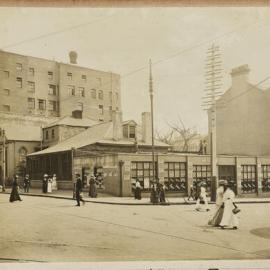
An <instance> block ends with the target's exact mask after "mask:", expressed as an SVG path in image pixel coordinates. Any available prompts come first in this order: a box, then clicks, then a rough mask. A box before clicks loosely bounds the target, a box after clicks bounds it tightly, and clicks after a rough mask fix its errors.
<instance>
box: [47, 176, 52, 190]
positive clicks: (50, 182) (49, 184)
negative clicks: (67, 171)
mask: <svg viewBox="0 0 270 270" xmlns="http://www.w3.org/2000/svg"><path fill="white" fill-rule="evenodd" d="M47 192H48V193H52V177H49V178H48V185H47Z"/></svg>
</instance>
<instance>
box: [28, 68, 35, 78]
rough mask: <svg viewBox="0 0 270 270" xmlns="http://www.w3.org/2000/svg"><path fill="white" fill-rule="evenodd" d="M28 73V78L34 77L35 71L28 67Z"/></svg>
mask: <svg viewBox="0 0 270 270" xmlns="http://www.w3.org/2000/svg"><path fill="white" fill-rule="evenodd" d="M28 73H29V75H30V76H34V75H35V69H34V68H32V67H30V68H29V69H28Z"/></svg>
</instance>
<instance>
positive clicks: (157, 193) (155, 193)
mask: <svg viewBox="0 0 270 270" xmlns="http://www.w3.org/2000/svg"><path fill="white" fill-rule="evenodd" d="M141 198H142V186H141V184H140V181H139V179H136V182H135V189H134V199H135V200H141ZM150 202H151V203H153V204H158V203H165V202H166V199H165V189H164V185H162V184H161V183H159V182H157V183H153V184H152V185H151V194H150Z"/></svg>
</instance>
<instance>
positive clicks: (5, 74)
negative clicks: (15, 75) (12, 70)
mask: <svg viewBox="0 0 270 270" xmlns="http://www.w3.org/2000/svg"><path fill="white" fill-rule="evenodd" d="M4 78H6V79H7V78H9V71H7V70H4Z"/></svg>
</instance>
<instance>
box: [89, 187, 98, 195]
mask: <svg viewBox="0 0 270 270" xmlns="http://www.w3.org/2000/svg"><path fill="white" fill-rule="evenodd" d="M89 197H91V198H96V197H97V188H96V185H95V184H90V187H89Z"/></svg>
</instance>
